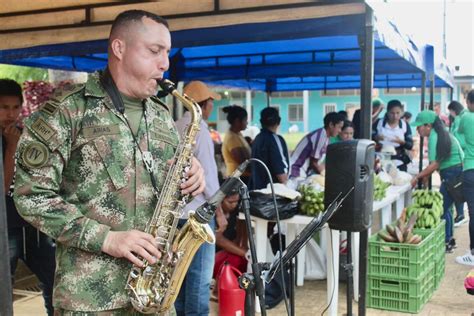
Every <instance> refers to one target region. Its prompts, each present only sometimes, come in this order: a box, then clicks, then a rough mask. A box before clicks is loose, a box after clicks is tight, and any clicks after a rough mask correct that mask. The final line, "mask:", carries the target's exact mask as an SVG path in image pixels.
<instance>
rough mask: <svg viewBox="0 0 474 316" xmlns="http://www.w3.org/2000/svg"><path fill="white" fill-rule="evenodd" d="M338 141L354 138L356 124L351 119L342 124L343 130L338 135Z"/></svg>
mask: <svg viewBox="0 0 474 316" xmlns="http://www.w3.org/2000/svg"><path fill="white" fill-rule="evenodd" d="M336 138H337V141H339V142H340V141H344V140H353V139H354V124H352V122H351V121H349V120H345V121H344V125H342V129H341V132H340V133H339V135H337V137H336Z"/></svg>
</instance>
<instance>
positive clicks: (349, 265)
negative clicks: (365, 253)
mask: <svg viewBox="0 0 474 316" xmlns="http://www.w3.org/2000/svg"><path fill="white" fill-rule="evenodd" d="M351 248H352V239H351V232H349V231H348V232H347V253H346V264H345V265H344V270H345V271H346V275H347V287H346V302H347V314H346V315H347V316H352V298H353V297H354V291H353V288H352V286H353V284H352V271H353V269H354V267H353V265H352V250H351Z"/></svg>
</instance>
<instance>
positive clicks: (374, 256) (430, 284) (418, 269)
mask: <svg viewBox="0 0 474 316" xmlns="http://www.w3.org/2000/svg"><path fill="white" fill-rule="evenodd" d="M416 233H417V234H418V235H420V236H421V237H423V240H422V241H421V242H420V243H419V244H415V245H414V244H400V243H392V242H385V241H383V240H381V239H380V237H379V236H378V235H373V236H372V237H370V239H369V258H368V280H367V306H368V307H372V308H377V309H386V310H392V311H399V312H408V313H418V312H419V311H420V310H421V309H422V308H423V305H424V304H425V303H426V302H427V301H428V300H429V299H430V298H431V295H432V294H433V292H434V289H435V286H434V285H435V261H434V259H435V258H434V253H433V242H434V233H433V231H431V230H419V231H417V232H416ZM443 244H444V242H443ZM443 254H444V252H443Z"/></svg>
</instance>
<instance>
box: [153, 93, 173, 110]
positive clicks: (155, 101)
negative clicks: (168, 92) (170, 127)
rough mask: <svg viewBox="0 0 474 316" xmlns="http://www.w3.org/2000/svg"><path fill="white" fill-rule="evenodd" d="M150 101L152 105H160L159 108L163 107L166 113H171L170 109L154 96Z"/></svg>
mask: <svg viewBox="0 0 474 316" xmlns="http://www.w3.org/2000/svg"><path fill="white" fill-rule="evenodd" d="M150 100H151V101H152V102H153V103H155V104H159V105H161V106H162V107H164V108H165V109H166V110H167V111H168V112H170V111H171V109H170V107H169V106H168V105H167V104H166V103H164V102H163V101H161V99H160V98H158V97H157V96H155V95H154V96H151V97H150Z"/></svg>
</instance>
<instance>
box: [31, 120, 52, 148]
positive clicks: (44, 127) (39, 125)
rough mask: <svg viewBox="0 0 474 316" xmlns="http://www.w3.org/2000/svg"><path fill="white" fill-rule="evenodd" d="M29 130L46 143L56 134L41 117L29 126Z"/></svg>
mask: <svg viewBox="0 0 474 316" xmlns="http://www.w3.org/2000/svg"><path fill="white" fill-rule="evenodd" d="M31 129H32V130H33V131H35V132H36V133H37V134H38V136H39V137H41V138H42V139H43V140H44V141H46V142H47V141H49V140H50V139H51V137H53V136H54V134H56V131H55V130H54V129H53V128H52V127H51V126H50V125H49V124H48V123H47V122H46V121H45V120H44V119H43V118H42V117H41V116H39V117H38V118H37V119H36V120H35V121H34V122H33V124H31Z"/></svg>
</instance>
